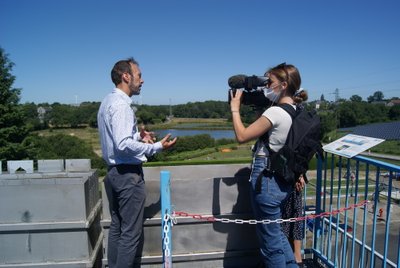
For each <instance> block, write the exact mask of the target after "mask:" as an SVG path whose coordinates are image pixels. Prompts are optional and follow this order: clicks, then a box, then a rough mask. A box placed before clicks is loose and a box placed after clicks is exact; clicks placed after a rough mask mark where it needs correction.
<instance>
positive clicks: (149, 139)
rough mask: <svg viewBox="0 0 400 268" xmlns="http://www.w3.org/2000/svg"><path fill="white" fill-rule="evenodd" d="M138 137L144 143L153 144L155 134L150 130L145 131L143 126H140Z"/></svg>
mask: <svg viewBox="0 0 400 268" xmlns="http://www.w3.org/2000/svg"><path fill="white" fill-rule="evenodd" d="M140 137H141V138H142V141H143V142H144V143H151V144H153V143H154V141H155V140H156V137H155V134H154V132H152V131H146V128H145V126H143V125H142V126H141V127H140Z"/></svg>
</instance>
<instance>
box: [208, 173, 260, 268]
mask: <svg viewBox="0 0 400 268" xmlns="http://www.w3.org/2000/svg"><path fill="white" fill-rule="evenodd" d="M250 172H251V170H250V168H248V167H247V168H242V169H240V170H238V171H237V172H236V173H235V175H234V177H226V178H215V179H214V185H213V201H212V214H213V215H215V216H216V217H218V218H221V217H223V218H229V219H232V220H233V219H243V220H249V219H254V217H253V212H252V208H251V199H250V182H249V178H250ZM234 185H236V187H237V198H236V201H235V203H234V204H233V206H232V207H229V204H230V203H228V202H229V201H231V200H229V198H230V197H231V196H232V195H233V194H235V193H233V194H232V192H233V191H232V190H231V191H229V193H226V192H224V191H223V190H221V188H225V186H228V187H231V186H234ZM221 200H222V201H223V202H226V203H228V204H221ZM221 207H222V209H221ZM213 229H214V230H215V231H216V232H220V233H227V242H226V249H225V256H224V260H223V265H224V266H223V267H224V268H230V267H241V268H250V267H251V268H256V267H263V266H260V262H261V259H260V256H259V246H258V240H257V237H256V230H255V225H253V224H247V223H246V224H237V223H221V222H215V223H213Z"/></svg>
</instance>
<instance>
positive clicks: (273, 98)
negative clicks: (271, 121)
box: [264, 88, 281, 102]
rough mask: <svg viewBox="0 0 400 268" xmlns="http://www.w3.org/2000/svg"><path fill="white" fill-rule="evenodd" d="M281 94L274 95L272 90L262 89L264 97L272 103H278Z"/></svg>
mask: <svg viewBox="0 0 400 268" xmlns="http://www.w3.org/2000/svg"><path fill="white" fill-rule="evenodd" d="M280 95H281V92H279V93H276V92H275V91H274V90H272V88H265V89H264V96H265V97H266V98H267V99H269V100H270V101H272V102H278V100H279V96H280Z"/></svg>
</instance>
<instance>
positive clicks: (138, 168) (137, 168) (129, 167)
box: [107, 164, 143, 173]
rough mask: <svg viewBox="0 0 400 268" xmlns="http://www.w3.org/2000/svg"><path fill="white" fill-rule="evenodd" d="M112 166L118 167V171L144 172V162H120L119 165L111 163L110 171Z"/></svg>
mask: <svg viewBox="0 0 400 268" xmlns="http://www.w3.org/2000/svg"><path fill="white" fill-rule="evenodd" d="M112 168H116V169H117V170H118V172H120V173H125V172H134V173H143V169H142V164H118V165H110V166H108V168H107V170H108V171H110V170H111V169H112Z"/></svg>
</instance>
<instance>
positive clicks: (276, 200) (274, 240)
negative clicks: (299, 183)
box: [250, 157, 298, 268]
mask: <svg viewBox="0 0 400 268" xmlns="http://www.w3.org/2000/svg"><path fill="white" fill-rule="evenodd" d="M267 160H268V158H265V157H256V158H254V160H253V163H252V171H251V175H250V182H251V187H250V196H251V199H252V200H251V201H252V202H251V203H252V207H253V212H254V216H255V218H256V220H265V219H267V220H276V219H281V217H282V210H281V209H282V204H283V201H285V199H286V198H287V197H288V195H289V193H290V192H291V191H292V190H293V186H291V185H288V184H287V183H285V182H283V181H279V180H277V179H275V177H274V176H268V177H265V176H264V175H262V179H261V180H262V181H261V192H259V191H256V181H257V178H258V176H259V175H260V174H261V173H262V171H263V170H264V167H265V166H266V161H267ZM256 229H257V236H258V240H259V244H260V251H261V255H262V258H263V261H264V264H265V267H268V268H282V267H298V266H297V264H296V261H295V258H294V255H293V250H292V248H291V246H290V244H289V241H288V239H287V238H286V236H285V234H284V233H283V232H282V229H281V224H280V223H269V224H261V223H258V224H257V227H256Z"/></svg>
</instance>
